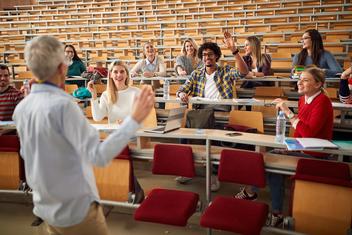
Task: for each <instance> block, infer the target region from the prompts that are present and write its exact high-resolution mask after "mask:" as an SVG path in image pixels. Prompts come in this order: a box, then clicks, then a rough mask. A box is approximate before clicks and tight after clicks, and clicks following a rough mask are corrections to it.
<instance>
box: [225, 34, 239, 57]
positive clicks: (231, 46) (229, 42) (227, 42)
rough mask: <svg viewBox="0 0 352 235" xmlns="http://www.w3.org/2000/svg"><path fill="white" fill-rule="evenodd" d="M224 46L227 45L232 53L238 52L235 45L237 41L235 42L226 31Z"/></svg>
mask: <svg viewBox="0 0 352 235" xmlns="http://www.w3.org/2000/svg"><path fill="white" fill-rule="evenodd" d="M223 42H224V44H225V45H226V47H227V48H228V49H230V50H231V51H232V52H234V51H236V49H237V47H236V45H235V41H234V40H233V38H232V36H231V34H230V33H229V32H228V31H226V32H225V33H224V40H223Z"/></svg>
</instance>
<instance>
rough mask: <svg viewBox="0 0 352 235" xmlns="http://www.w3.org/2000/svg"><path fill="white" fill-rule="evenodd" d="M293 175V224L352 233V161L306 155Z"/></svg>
mask: <svg viewBox="0 0 352 235" xmlns="http://www.w3.org/2000/svg"><path fill="white" fill-rule="evenodd" d="M293 179H294V184H293V186H292V189H293V193H292V203H291V210H292V216H293V219H294V220H293V223H291V227H294V230H295V231H298V232H303V233H306V234H321V235H327V234H336V235H339V234H341V235H342V234H349V233H348V231H349V232H350V233H351V221H352V182H351V175H350V168H349V166H348V164H345V163H341V162H332V161H325V160H316V159H304V158H302V159H299V160H298V163H297V169H296V174H295V175H294V176H293Z"/></svg>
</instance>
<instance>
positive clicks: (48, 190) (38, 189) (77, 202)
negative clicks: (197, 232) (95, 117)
mask: <svg viewBox="0 0 352 235" xmlns="http://www.w3.org/2000/svg"><path fill="white" fill-rule="evenodd" d="M25 60H26V63H27V66H28V68H29V69H30V70H31V71H32V73H33V74H34V76H35V77H36V78H37V84H33V86H32V89H31V93H30V94H29V95H28V96H27V97H26V98H25V99H24V100H23V102H21V103H20V104H19V105H18V106H17V107H16V110H15V112H14V115H13V120H14V121H15V124H16V127H17V131H18V133H19V136H20V142H21V156H22V157H23V159H24V161H25V170H26V177H27V181H28V184H29V186H30V187H31V188H32V189H33V203H34V209H33V212H34V214H35V215H37V216H39V217H40V218H42V219H43V220H44V221H45V222H46V224H47V225H48V232H49V234H65V235H66V234H84V235H87V234H88V235H89V234H94V235H100V234H109V232H108V229H107V225H106V221H105V218H104V215H103V213H102V207H101V206H100V205H99V195H98V190H97V187H96V183H95V177H94V173H93V168H92V165H98V166H105V165H107V164H108V163H109V162H110V161H111V160H112V159H113V158H114V157H115V156H116V155H118V154H119V153H120V151H121V150H122V149H123V148H124V147H125V146H126V144H127V143H128V141H129V139H130V138H131V137H133V136H134V134H135V132H136V130H137V129H138V128H139V126H140V123H141V122H142V121H143V120H144V119H145V118H146V116H147V115H148V114H149V112H150V110H151V108H152V107H153V105H154V94H153V92H152V90H151V88H150V87H145V88H143V89H142V91H141V93H140V95H139V96H138V97H137V98H136V100H135V102H134V108H133V111H132V114H131V116H129V117H127V118H126V119H125V120H124V122H123V124H122V125H121V126H120V128H119V129H118V130H117V131H115V132H113V133H112V134H111V135H109V137H108V138H107V139H106V140H105V141H104V142H100V139H99V133H98V131H97V130H96V129H95V128H94V127H92V126H91V125H90V124H89V123H88V121H87V119H86V118H85V117H84V115H83V112H82V110H81V109H80V108H79V106H78V105H77V104H76V103H75V102H74V100H73V99H72V98H71V96H70V95H68V94H66V93H65V92H64V90H62V88H61V87H62V86H63V84H64V83H65V77H66V72H67V67H68V65H67V62H66V60H65V55H64V50H63V45H62V43H61V42H59V41H58V40H57V39H55V38H54V37H50V36H40V37H36V38H34V39H32V40H31V41H30V42H28V43H27V45H26V47H25Z"/></svg>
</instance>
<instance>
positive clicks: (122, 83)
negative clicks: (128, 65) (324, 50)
mask: <svg viewBox="0 0 352 235" xmlns="http://www.w3.org/2000/svg"><path fill="white" fill-rule="evenodd" d="M127 76H128V75H127V72H126V69H125V67H123V66H121V65H115V66H114V67H113V68H112V70H111V72H110V78H111V79H112V80H113V82H114V84H115V86H116V88H117V89H118V90H120V89H123V88H125V87H126V85H127V84H126V83H127Z"/></svg>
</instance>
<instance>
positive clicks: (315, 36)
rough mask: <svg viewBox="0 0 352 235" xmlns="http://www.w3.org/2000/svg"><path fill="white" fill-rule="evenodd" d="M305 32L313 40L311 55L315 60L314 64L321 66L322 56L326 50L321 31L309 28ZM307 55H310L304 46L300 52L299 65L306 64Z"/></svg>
mask: <svg viewBox="0 0 352 235" xmlns="http://www.w3.org/2000/svg"><path fill="white" fill-rule="evenodd" d="M305 33H308V34H309V36H310V40H311V41H312V55H311V57H312V60H313V64H315V65H316V66H319V60H320V57H321V55H322V54H323V52H324V45H323V39H322V38H321V35H320V33H319V31H318V30H316V29H308V30H307V31H305ZM307 56H308V51H307V49H306V48H304V49H303V50H301V52H300V53H299V54H298V65H304V62H305V61H306V58H307Z"/></svg>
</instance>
